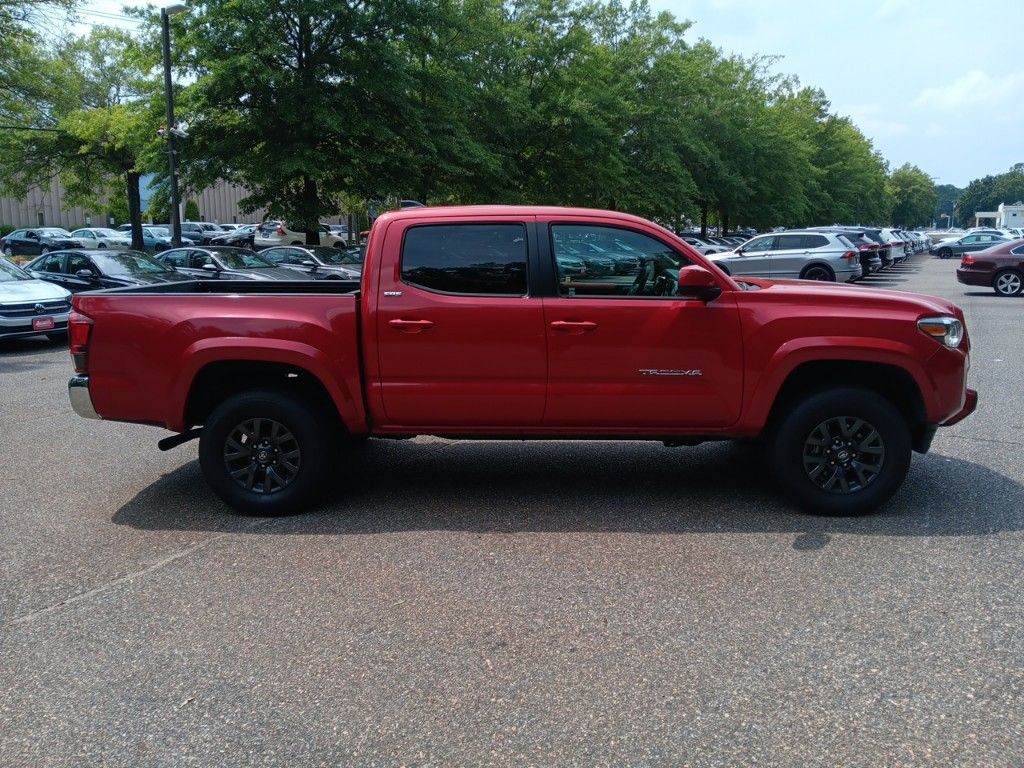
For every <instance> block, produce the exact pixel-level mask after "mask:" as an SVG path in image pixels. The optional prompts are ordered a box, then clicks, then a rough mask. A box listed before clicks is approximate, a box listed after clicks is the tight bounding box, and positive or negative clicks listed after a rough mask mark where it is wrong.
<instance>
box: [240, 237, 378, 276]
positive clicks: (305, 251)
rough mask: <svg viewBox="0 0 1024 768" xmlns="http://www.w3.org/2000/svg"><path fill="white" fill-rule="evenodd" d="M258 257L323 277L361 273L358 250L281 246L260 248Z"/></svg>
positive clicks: (361, 265)
mask: <svg viewBox="0 0 1024 768" xmlns="http://www.w3.org/2000/svg"><path fill="white" fill-rule="evenodd" d="M260 256H262V257H263V258H264V259H266V260H267V261H270V262H273V263H274V264H277V265H278V266H282V267H288V268H289V269H300V270H302V271H303V272H306V273H309V274H310V275H312V276H314V277H322V278H325V279H330V278H335V279H341V280H358V279H359V278H360V276H361V275H362V273H363V259H362V257H361V256H360V255H359V253H358V251H356V252H352V251H348V250H345V249H342V248H335V247H333V246H327V245H282V246H277V247H273V248H264V249H263V250H262V251H260Z"/></svg>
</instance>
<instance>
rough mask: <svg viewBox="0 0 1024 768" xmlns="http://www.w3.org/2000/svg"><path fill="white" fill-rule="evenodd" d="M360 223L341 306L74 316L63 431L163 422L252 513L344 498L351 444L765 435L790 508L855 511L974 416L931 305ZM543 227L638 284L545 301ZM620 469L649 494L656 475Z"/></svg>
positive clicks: (211, 305)
mask: <svg viewBox="0 0 1024 768" xmlns="http://www.w3.org/2000/svg"><path fill="white" fill-rule="evenodd" d="M373 227H374V228H373V232H372V234H371V236H370V240H369V250H368V253H367V257H366V262H365V266H364V269H363V277H362V282H361V284H360V286H358V287H356V286H352V285H350V284H349V283H346V282H342V281H334V280H320V281H316V282H310V281H307V282H305V283H303V284H301V288H296V289H295V290H294V291H289V292H287V293H286V294H285V295H282V292H281V291H279V290H277V286H274V285H271V284H269V283H260V282H256V281H252V282H249V283H239V282H235V283H232V284H231V285H230V286H228V287H227V288H226V289H225V290H223V291H221V290H218V286H217V283H216V281H213V280H206V281H195V282H193V283H190V284H185V285H184V286H182V287H178V286H166V287H164V288H166V289H167V290H161V289H160V287H157V288H155V289H146V290H145V291H138V292H136V291H134V290H132V289H128V290H125V291H116V292H114V291H112V292H104V293H94V294H83V295H79V296H76V297H75V298H74V300H73V304H74V312H73V313H72V316H71V323H70V336H71V338H70V351H71V355H72V360H73V361H74V365H75V375H74V377H73V378H72V379H71V380H70V382H69V388H68V390H69V397H70V400H71V404H72V406H73V407H74V409H75V411H76V412H77V413H78V414H80V415H82V416H86V417H90V418H98V417H102V418H103V419H107V420H112V421H132V422H141V423H145V424H150V425H155V426H160V427H166V428H167V429H169V430H171V431H172V432H175V433H177V434H175V435H173V436H170V437H167V438H165V439H164V440H162V441H161V447H163V448H165V449H167V448H171V447H173V446H175V445H178V444H181V443H184V442H186V441H188V440H190V439H192V438H194V437H198V438H199V451H198V453H199V465H200V467H201V468H202V471H203V474H204V476H205V477H206V479H207V481H208V483H209V484H210V486H211V488H212V489H213V490H214V491H215V492H216V493H217V494H218V495H219V496H220V497H221V498H222V499H224V501H225V502H227V503H228V504H230V505H232V506H233V507H235V508H236V509H238V510H240V511H242V512H245V513H250V514H259V515H274V514H287V513H291V512H297V511H300V510H303V509H305V508H307V507H308V506H309V505H310V504H313V503H315V501H316V500H317V498H318V496H319V495H320V494H321V493H323V492H324V491H325V490H327V489H328V488H329V489H331V490H333V491H334V492H344V488H345V486H344V483H341V484H339V483H338V482H337V478H338V473H339V471H340V467H341V465H340V464H339V463H338V461H339V460H338V458H337V449H338V448H339V446H340V444H342V443H343V442H345V441H347V442H348V443H349V444H350V445H351V444H352V443H353V442H354V441H358V440H359V439H361V438H365V437H370V436H379V437H390V438H401V437H411V436H415V435H421V434H422V435H439V436H444V437H451V436H458V437H466V436H487V437H488V438H491V439H495V438H503V439H509V440H522V439H528V438H556V437H557V438H562V439H565V438H577V439H578V438H585V439H590V438H594V437H612V436H616V435H619V436H624V437H628V438H630V439H637V438H641V439H651V440H658V441H665V442H667V443H669V444H673V445H678V444H693V443H697V442H700V441H701V440H703V439H712V440H720V439H727V438H732V439H755V438H759V437H760V438H763V439H764V440H765V441H766V443H767V445H766V447H765V449H764V450H765V463H766V465H767V466H766V472H765V474H767V475H769V476H771V477H772V478H773V479H774V480H775V481H776V482H777V483H778V484H779V485H780V487H781V488H782V489H783V490H784V492H785V493H786V494H787V496H788V497H789V498H790V499H791V500H792V501H793V502H794V503H795V504H796V505H798V506H800V507H801V508H804V509H806V510H809V511H812V512H815V513H820V514H839V515H848V514H856V513H865V512H868V511H871V510H873V509H876V508H877V507H878V506H879V505H881V504H883V503H884V502H885V501H886V500H887V499H889V498H890V497H891V496H892V495H893V494H894V493H895V492H896V490H897V489H898V488H899V486H900V484H901V483H902V481H903V479H904V477H905V476H906V473H907V471H908V470H909V468H910V464H911V453H912V451H913V450H916V451H919V452H927V450H928V448H929V446H930V444H931V440H932V437H933V436H934V434H935V432H936V430H937V429H938V427H939V426H948V425H952V424H956V423H958V422H960V421H961V420H962V419H964V418H966V417H967V416H969V415H970V414H971V413H972V412H973V411H974V410H975V407H976V405H977V393H976V392H975V391H974V390H971V389H968V388H967V387H966V380H967V368H968V358H969V352H970V341H969V338H968V335H967V332H966V329H965V325H964V315H963V312H962V311H961V310H960V309H959V308H958V307H956V306H955V305H954V304H952V303H951V302H949V301H946V300H944V299H941V298H936V297H932V296H921V295H918V294H913V293H903V292H899V291H886V290H877V289H872V288H866V287H852V286H843V285H827V286H826V285H821V284H818V283H813V282H802V283H798V282H795V281H778V282H775V281H772V280H758V279H757V278H745V279H744V280H743V281H741V282H737V281H735V280H733V279H732V278H730V277H729V276H727V275H726V274H724V273H723V272H722V271H721V270H719V269H717V268H716V267H714V266H713V265H712V264H711V263H710V262H709V261H708V260H707V259H706V258H705V257H704V256H702V255H701V254H699V253H698V252H697V251H696V250H694V249H693V248H691V247H689V246H688V245H686V244H685V243H684V242H683V241H681V240H680V239H679V238H677V237H675V236H674V235H672V234H671V233H670V232H669V231H668V230H666V229H663V228H662V227H659V226H657V225H656V224H653V223H651V222H648V221H645V220H643V219H640V218H638V217H635V216H630V215H628V214H623V213H620V212H613V211H594V210H584V209H573V208H545V207H538V206H523V207H514V206H479V207H476V206H473V207H451V208H447V207H437V208H417V209H409V210H404V211H390V212H388V213H385V214H383V215H382V216H380V217H379V218H378V219H377V220H376V221H375V223H374V225H373ZM561 228H566V229H571V230H573V231H574V234H573V237H572V238H565V239H566V240H572V239H580V237H579V235H584V234H585V233H593V236H594V238H595V239H598V238H609V239H611V238H617V239H620V240H622V241H623V242H627V243H629V244H630V245H631V246H633V247H634V248H636V250H638V251H640V252H641V253H642V254H643V258H642V259H641V265H639V266H638V272H637V274H636V275H635V276H623V279H621V280H614V279H613V280H609V279H601V280H600V281H597V282H595V283H594V285H593V288H590V287H588V286H587V285H586V284H585V283H582V282H577V283H576V284H565V283H560V282H559V281H558V280H557V279H556V278H555V274H556V272H555V264H556V261H557V259H558V256H559V254H558V247H557V244H558V242H559V240H560V238H559V237H558V236H557V233H558V232H559V230H560V229H561ZM814 234H815V237H826V235H823V234H821V233H814ZM836 237H838V236H836ZM584 239H585V238H584ZM854 261H855V259H854ZM528 262H529V263H530V264H531V265H534V266H535V267H536V268H535V269H530V270H528V269H527V263H528ZM669 264H674V265H676V277H675V280H674V281H672V280H669V279H668V275H667V274H666V273H665V272H664V271H663V270H665V269H666V268H667V265H669ZM858 266H859V265H858ZM610 297H615V300H614V301H609V300H608V299H609V298H610ZM566 450H568V449H566ZM629 471H630V472H631V475H630V482H632V483H634V484H640V485H642V484H643V483H644V474H645V473H655V472H659V471H661V469H659V468H658V467H655V466H652V467H639V468H638V467H633V466H630V467H629ZM691 501H693V500H692V499H691Z"/></svg>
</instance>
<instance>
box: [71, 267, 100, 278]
mask: <svg viewBox="0 0 1024 768" xmlns="http://www.w3.org/2000/svg"><path fill="white" fill-rule="evenodd" d="M75 277H77V278H78V279H80V280H95V279H96V273H95V272H93V271H92V270H91V269H80V270H78V271H77V272H75Z"/></svg>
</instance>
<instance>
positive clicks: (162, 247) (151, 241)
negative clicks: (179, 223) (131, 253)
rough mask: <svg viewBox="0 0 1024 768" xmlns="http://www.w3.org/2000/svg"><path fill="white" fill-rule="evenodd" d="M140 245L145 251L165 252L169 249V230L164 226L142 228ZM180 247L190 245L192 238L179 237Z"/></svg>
mask: <svg viewBox="0 0 1024 768" xmlns="http://www.w3.org/2000/svg"><path fill="white" fill-rule="evenodd" d="M142 243H143V245H145V246H146V250H147V251H157V252H159V251H166V250H167V249H168V248H170V247H171V245H172V243H171V228H170V227H164V226H157V225H153V226H145V227H143V228H142ZM181 244H182V245H192V244H193V242H192V238H190V237H185V236H184V235H182V237H181Z"/></svg>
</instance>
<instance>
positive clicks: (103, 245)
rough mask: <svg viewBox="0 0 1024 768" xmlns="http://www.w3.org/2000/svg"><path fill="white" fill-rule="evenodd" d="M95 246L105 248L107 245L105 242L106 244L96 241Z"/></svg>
mask: <svg viewBox="0 0 1024 768" xmlns="http://www.w3.org/2000/svg"><path fill="white" fill-rule="evenodd" d="M96 247H97V248H106V247H107V244H106V243H97V244H96Z"/></svg>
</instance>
